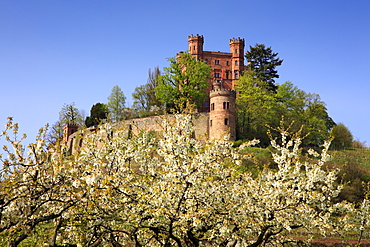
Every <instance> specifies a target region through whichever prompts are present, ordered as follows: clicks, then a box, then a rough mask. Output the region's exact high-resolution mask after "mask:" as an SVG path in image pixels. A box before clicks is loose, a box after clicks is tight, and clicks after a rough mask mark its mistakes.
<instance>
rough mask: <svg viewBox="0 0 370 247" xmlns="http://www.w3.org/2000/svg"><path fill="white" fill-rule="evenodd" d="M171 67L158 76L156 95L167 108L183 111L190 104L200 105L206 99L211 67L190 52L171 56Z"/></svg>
mask: <svg viewBox="0 0 370 247" xmlns="http://www.w3.org/2000/svg"><path fill="white" fill-rule="evenodd" d="M168 60H169V61H170V67H167V68H164V71H165V73H164V74H163V75H160V76H158V86H157V87H156V89H155V90H156V97H157V98H158V99H159V101H160V102H161V103H162V105H163V106H164V107H165V108H166V109H167V110H174V111H175V112H182V111H183V110H184V109H185V108H187V107H189V106H195V107H200V106H202V104H203V103H204V101H205V99H206V96H207V94H206V90H207V88H208V79H209V78H210V76H211V68H210V67H209V65H208V64H207V63H206V62H204V61H201V60H198V61H197V60H195V59H194V57H193V56H192V55H191V54H189V53H180V54H179V55H178V56H177V58H169V59H168Z"/></svg>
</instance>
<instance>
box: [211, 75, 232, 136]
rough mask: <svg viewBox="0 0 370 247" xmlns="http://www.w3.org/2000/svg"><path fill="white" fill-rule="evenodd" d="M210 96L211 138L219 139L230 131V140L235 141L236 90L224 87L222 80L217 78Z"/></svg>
mask: <svg viewBox="0 0 370 247" xmlns="http://www.w3.org/2000/svg"><path fill="white" fill-rule="evenodd" d="M209 97H210V113H209V119H210V122H209V139H211V140H212V139H219V138H221V137H222V136H223V135H225V134H227V133H229V134H230V138H229V140H231V141H234V140H235V139H236V117H235V116H236V114H235V99H236V92H235V91H234V90H231V89H224V88H222V81H221V80H215V81H214V83H213V90H211V92H210V93H209Z"/></svg>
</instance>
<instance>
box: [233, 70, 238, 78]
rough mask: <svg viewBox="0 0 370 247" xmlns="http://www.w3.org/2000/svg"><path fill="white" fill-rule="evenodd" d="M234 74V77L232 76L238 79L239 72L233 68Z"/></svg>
mask: <svg viewBox="0 0 370 247" xmlns="http://www.w3.org/2000/svg"><path fill="white" fill-rule="evenodd" d="M234 74H235V77H234V78H235V79H239V73H238V71H237V70H235V71H234Z"/></svg>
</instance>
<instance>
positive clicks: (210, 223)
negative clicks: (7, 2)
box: [0, 115, 369, 247]
mask: <svg viewBox="0 0 370 247" xmlns="http://www.w3.org/2000/svg"><path fill="white" fill-rule="evenodd" d="M191 122H192V119H191V116H189V115H178V116H177V117H176V121H168V122H166V124H164V126H163V132H162V133H156V134H154V135H153V133H145V132H143V133H142V134H140V135H136V136H132V135H130V136H129V137H128V135H127V131H117V130H114V132H113V130H112V129H110V126H109V125H102V126H100V130H99V132H98V133H97V134H93V135H89V136H84V137H83V144H82V147H81V148H80V149H79V150H78V151H77V152H75V153H73V154H72V155H69V156H67V155H66V153H67V152H66V151H65V150H64V147H63V146H62V145H55V146H54V147H53V148H49V149H47V148H46V146H45V141H44V139H43V137H44V136H45V132H46V130H45V129H42V130H40V134H39V136H38V138H37V140H36V143H35V144H31V145H30V146H29V147H28V148H27V154H25V153H26V150H25V148H24V147H23V146H22V144H21V142H20V140H17V136H18V129H17V125H16V124H14V123H13V121H12V119H9V122H8V123H7V124H6V129H5V131H4V132H2V137H3V138H5V139H6V140H7V141H8V142H9V147H6V148H5V147H4V150H5V153H6V155H7V157H5V155H4V157H1V160H2V168H1V173H0V245H1V246H43V245H45V246H55V247H56V246H263V245H265V244H271V245H272V246H280V245H283V244H284V243H287V242H289V241H293V240H292V239H290V237H291V236H294V235H295V231H296V230H297V229H302V231H304V232H305V233H306V234H308V235H310V234H312V235H313V234H317V233H321V234H323V235H325V234H327V233H329V232H332V231H349V230H351V231H358V233H359V235H360V236H362V235H363V234H364V233H365V232H366V229H368V228H369V221H368V219H367V217H368V212H369V201H368V200H367V199H365V201H364V202H363V203H362V204H361V205H360V206H359V207H357V208H356V207H355V206H354V205H352V204H349V203H346V202H341V203H336V204H335V203H332V202H331V201H332V200H331V199H332V198H334V197H336V196H337V195H338V193H339V191H340V189H341V186H337V185H336V184H335V180H336V174H337V172H338V171H336V170H333V171H325V170H323V169H322V166H323V164H324V162H325V160H326V159H327V158H328V155H327V149H328V144H325V145H324V147H323V150H322V152H321V154H319V153H315V152H313V151H312V152H311V153H312V155H314V156H317V157H316V158H315V159H312V160H310V161H307V160H308V159H306V161H305V162H303V161H301V156H300V154H299V145H300V141H301V140H300V138H299V137H298V136H295V137H293V138H291V137H289V136H288V134H287V133H286V132H285V131H283V130H282V131H281V139H280V140H279V141H276V140H272V142H271V144H272V146H273V147H274V148H275V149H276V151H275V152H274V154H273V156H274V160H275V162H276V163H277V165H278V169H276V170H271V169H267V168H266V169H264V170H263V171H262V172H261V173H260V174H259V175H258V176H257V177H255V176H252V175H251V174H250V173H243V172H240V171H239V170H238V169H237V168H238V166H239V162H240V157H239V154H238V153H239V150H238V149H233V148H232V144H231V143H230V142H228V141H226V140H214V141H207V142H205V141H198V140H195V139H193V138H192V134H193V127H192V124H191ZM254 142H255V141H254ZM252 143H253V142H251V143H249V144H252ZM243 146H244V145H243ZM11 148H12V149H13V150H11ZM241 148H243V147H241Z"/></svg>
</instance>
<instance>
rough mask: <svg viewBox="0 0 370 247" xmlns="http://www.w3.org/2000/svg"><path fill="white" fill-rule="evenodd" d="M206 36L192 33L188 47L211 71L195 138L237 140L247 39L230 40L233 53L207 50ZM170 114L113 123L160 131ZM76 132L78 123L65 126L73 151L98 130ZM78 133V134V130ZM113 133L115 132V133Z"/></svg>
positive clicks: (65, 140) (132, 127)
mask: <svg viewBox="0 0 370 247" xmlns="http://www.w3.org/2000/svg"><path fill="white" fill-rule="evenodd" d="M203 45H204V37H203V36H202V35H195V36H194V35H191V36H189V37H188V46H189V47H188V50H189V53H190V54H191V55H193V56H194V58H195V59H197V60H203V61H205V62H207V63H208V64H209V65H210V67H211V70H212V77H211V80H210V81H209V86H208V90H207V94H208V97H207V99H206V102H205V104H204V105H203V106H202V107H201V108H200V109H199V113H196V114H195V116H194V119H195V120H194V122H193V124H194V127H195V133H194V137H195V138H197V139H219V138H222V137H223V136H225V135H226V134H227V135H228V136H229V140H231V141H233V140H235V139H236V106H235V101H236V92H235V91H234V86H235V83H236V82H237V80H238V79H239V77H240V75H241V73H242V72H243V71H244V70H246V66H244V46H245V44H244V39H241V38H237V39H235V38H234V39H230V43H229V45H230V52H214V51H204V49H203ZM166 118H168V116H155V117H147V118H141V119H130V120H124V121H122V122H120V123H114V124H112V125H113V127H114V128H115V129H117V130H120V129H121V130H122V129H126V130H130V131H131V132H132V133H133V134H135V133H139V132H140V131H144V130H145V131H160V130H161V126H162V124H161V123H162V122H163V121H164V119H166ZM76 131H77V126H72V125H66V126H65V129H64V133H65V136H64V143H65V145H67V147H69V151H70V152H74V151H75V150H76V149H77V148H78V147H80V146H81V145H83V138H81V137H79V135H80V136H81V135H82V136H84V135H89V134H92V133H96V132H97V131H98V129H91V128H90V129H87V130H84V131H78V132H80V133H78V132H76ZM75 132H76V133H75ZM78 134H79V135H78ZM112 136H113V133H112Z"/></svg>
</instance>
